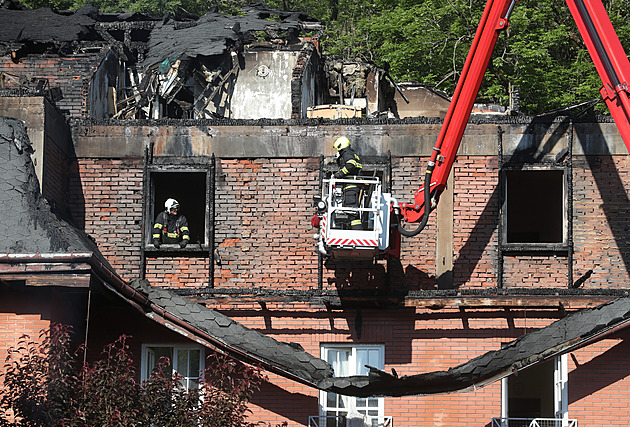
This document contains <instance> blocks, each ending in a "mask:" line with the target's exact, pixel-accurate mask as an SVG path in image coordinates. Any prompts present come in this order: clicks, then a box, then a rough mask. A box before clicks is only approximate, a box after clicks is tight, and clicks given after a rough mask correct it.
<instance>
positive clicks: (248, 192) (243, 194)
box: [215, 158, 319, 288]
mask: <svg viewBox="0 0 630 427" xmlns="http://www.w3.org/2000/svg"><path fill="white" fill-rule="evenodd" d="M318 167H319V159H314V158H313V159H277V160H275V159H248V160H231V159H221V160H220V166H219V167H218V169H219V171H220V172H219V173H220V176H219V177H218V178H217V189H216V209H217V210H216V246H217V248H218V249H217V251H218V253H219V256H220V258H221V265H220V266H217V268H216V276H215V286H216V287H217V288H221V287H252V286H255V287H262V288H312V287H314V286H315V287H316V286H317V254H316V252H315V240H314V239H313V238H312V236H313V234H314V231H315V230H314V229H313V228H312V227H311V223H310V220H311V216H312V213H313V209H312V205H313V196H315V195H316V194H317V188H318V176H319V172H318V170H317V169H316V168H318Z"/></svg>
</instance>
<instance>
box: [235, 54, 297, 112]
mask: <svg viewBox="0 0 630 427" xmlns="http://www.w3.org/2000/svg"><path fill="white" fill-rule="evenodd" d="M298 55H299V52H278V51H269V52H265V51H263V52H248V53H246V54H245V55H244V56H245V69H244V70H239V73H238V77H237V80H236V83H235V85H234V92H233V93H232V97H231V98H232V99H231V101H230V117H231V118H234V119H259V118H266V119H290V118H291V75H292V73H293V69H294V68H295V64H296V63H297V58H298Z"/></svg>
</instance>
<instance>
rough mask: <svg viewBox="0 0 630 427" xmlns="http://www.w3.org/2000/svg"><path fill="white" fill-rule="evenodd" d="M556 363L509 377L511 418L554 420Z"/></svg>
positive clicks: (534, 367)
mask: <svg viewBox="0 0 630 427" xmlns="http://www.w3.org/2000/svg"><path fill="white" fill-rule="evenodd" d="M553 381H554V361H553V360H550V361H547V362H544V363H539V364H537V365H534V366H532V367H530V368H527V369H525V370H523V371H520V372H518V373H517V374H513V375H510V376H509V377H508V417H509V418H528V419H531V418H554V417H555V413H554V390H553Z"/></svg>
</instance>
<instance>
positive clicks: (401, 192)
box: [392, 157, 436, 290]
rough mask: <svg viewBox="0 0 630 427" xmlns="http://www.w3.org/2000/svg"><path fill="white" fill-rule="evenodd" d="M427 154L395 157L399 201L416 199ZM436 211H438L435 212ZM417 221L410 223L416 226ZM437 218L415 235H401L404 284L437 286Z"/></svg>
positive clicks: (395, 192)
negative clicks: (421, 156) (415, 195)
mask: <svg viewBox="0 0 630 427" xmlns="http://www.w3.org/2000/svg"><path fill="white" fill-rule="evenodd" d="M427 161H428V158H418V157H404V158H400V159H398V158H397V159H392V195H393V196H394V197H396V199H397V200H398V202H399V203H403V202H407V203H411V202H413V201H414V197H413V194H414V193H415V192H416V190H418V189H419V188H420V187H421V186H422V185H423V184H424V181H423V180H424V171H425V170H426V167H427V163H426V162H427ZM433 215H435V213H433ZM413 227H414V225H413V224H412V225H410V226H408V228H409V229H413ZM435 239H436V229H435V218H434V217H433V218H430V219H429V222H428V224H427V226H426V227H425V229H424V231H422V233H420V234H419V235H418V236H416V237H411V238H405V237H403V238H402V242H401V251H400V252H401V257H400V264H401V265H400V267H401V268H402V271H403V273H404V274H403V278H402V284H403V286H405V287H408V288H409V289H412V290H415V289H435V288H436V284H435V250H436V246H435Z"/></svg>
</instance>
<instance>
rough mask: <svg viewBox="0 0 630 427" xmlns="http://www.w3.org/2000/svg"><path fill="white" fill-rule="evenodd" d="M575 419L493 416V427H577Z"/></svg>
mask: <svg viewBox="0 0 630 427" xmlns="http://www.w3.org/2000/svg"><path fill="white" fill-rule="evenodd" d="M577 425H578V422H577V420H574V419H571V420H569V419H562V418H493V419H492V424H491V427H577Z"/></svg>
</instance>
